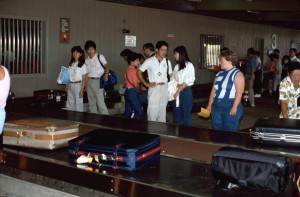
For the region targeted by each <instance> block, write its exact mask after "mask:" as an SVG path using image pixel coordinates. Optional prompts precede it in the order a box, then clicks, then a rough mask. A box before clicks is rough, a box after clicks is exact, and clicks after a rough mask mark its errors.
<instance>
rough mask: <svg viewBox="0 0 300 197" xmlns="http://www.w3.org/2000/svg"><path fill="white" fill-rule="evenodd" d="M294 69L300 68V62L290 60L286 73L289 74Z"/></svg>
mask: <svg viewBox="0 0 300 197" xmlns="http://www.w3.org/2000/svg"><path fill="white" fill-rule="evenodd" d="M294 70H300V62H290V63H289V64H288V73H289V74H291V73H292V72H293V71H294Z"/></svg>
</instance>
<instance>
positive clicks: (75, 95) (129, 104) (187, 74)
mask: <svg viewBox="0 0 300 197" xmlns="http://www.w3.org/2000/svg"><path fill="white" fill-rule="evenodd" d="M168 47H169V46H168V43H167V42H166V41H158V42H157V43H156V46H155V49H154V45H153V44H151V43H147V44H145V45H144V46H143V50H144V55H145V58H144V57H143V55H141V54H137V53H135V52H132V51H131V50H128V49H126V50H124V51H122V52H121V56H122V57H123V58H124V60H125V61H126V62H127V65H128V67H127V69H126V71H125V74H124V88H125V92H124V97H125V112H124V116H125V117H126V118H136V119H146V117H147V120H149V121H157V122H166V117H167V115H166V110H167V109H166V108H167V104H168V102H169V101H171V102H174V103H175V102H176V101H177V105H176V104H173V103H172V106H173V123H175V124H184V125H190V124H191V117H190V116H191V111H192V105H193V96H192V90H191V86H192V85H193V84H194V81H195V70H194V66H193V64H192V63H191V61H190V59H189V57H188V53H187V50H186V48H185V47H184V46H179V47H176V48H175V49H174V51H173V52H174V58H175V60H176V62H177V65H175V67H174V70H173V69H172V65H171V61H170V60H168V59H167V58H166V55H167V52H168ZM84 49H85V51H86V53H87V58H86V59H85V58H84V51H83V49H81V47H80V46H74V47H73V48H72V49H71V53H72V54H71V60H70V63H69V74H70V83H69V84H67V85H66V91H67V92H68V100H67V109H69V110H74V111H83V94H84V92H85V91H86V92H87V95H88V100H89V111H90V112H91V113H99V114H104V115H107V114H108V110H107V107H106V105H105V102H104V96H103V89H100V86H99V80H100V77H101V76H102V75H104V80H105V81H106V80H107V79H108V73H109V66H108V63H107V61H106V59H105V57H104V56H103V55H102V54H98V53H97V52H96V44H95V42H93V41H91V40H88V41H87V42H86V43H85V46H84ZM169 81H173V82H174V81H175V82H176V87H175V92H173V93H170V92H169V91H168V84H170V82H169ZM173 84H174V83H173ZM170 94H172V96H170ZM178 101H180V102H178ZM143 108H144V110H143Z"/></svg>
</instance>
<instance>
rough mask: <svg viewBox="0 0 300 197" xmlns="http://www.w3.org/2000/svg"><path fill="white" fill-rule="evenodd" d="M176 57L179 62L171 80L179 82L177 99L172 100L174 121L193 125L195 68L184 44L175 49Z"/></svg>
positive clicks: (175, 94)
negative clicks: (192, 88)
mask: <svg viewBox="0 0 300 197" xmlns="http://www.w3.org/2000/svg"><path fill="white" fill-rule="evenodd" d="M174 58H175V60H176V62H177V64H176V65H175V68H174V72H173V77H172V80H171V81H175V82H177V86H176V91H175V93H174V95H173V97H174V99H175V100H173V101H172V107H173V123H174V124H177V125H180V124H183V125H191V112H192V107H193V94H192V90H191V86H192V85H193V84H194V81H195V69H194V66H193V64H192V63H191V61H190V59H189V56H188V53H187V50H186V48H185V47H184V46H178V47H176V48H175V49H174ZM169 83H170V82H169Z"/></svg>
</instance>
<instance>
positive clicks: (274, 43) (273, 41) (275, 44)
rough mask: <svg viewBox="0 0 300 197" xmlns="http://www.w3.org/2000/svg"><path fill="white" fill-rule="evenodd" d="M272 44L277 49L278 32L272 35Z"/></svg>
mask: <svg viewBox="0 0 300 197" xmlns="http://www.w3.org/2000/svg"><path fill="white" fill-rule="evenodd" d="M271 45H272V49H276V47H277V37H276V34H273V35H272V43H271Z"/></svg>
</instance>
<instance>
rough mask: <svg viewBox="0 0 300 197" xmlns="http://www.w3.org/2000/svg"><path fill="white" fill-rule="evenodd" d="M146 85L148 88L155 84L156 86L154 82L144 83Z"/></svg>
mask: <svg viewBox="0 0 300 197" xmlns="http://www.w3.org/2000/svg"><path fill="white" fill-rule="evenodd" d="M146 86H147V87H148V88H152V87H155V86H156V83H155V82H150V83H146Z"/></svg>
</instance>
